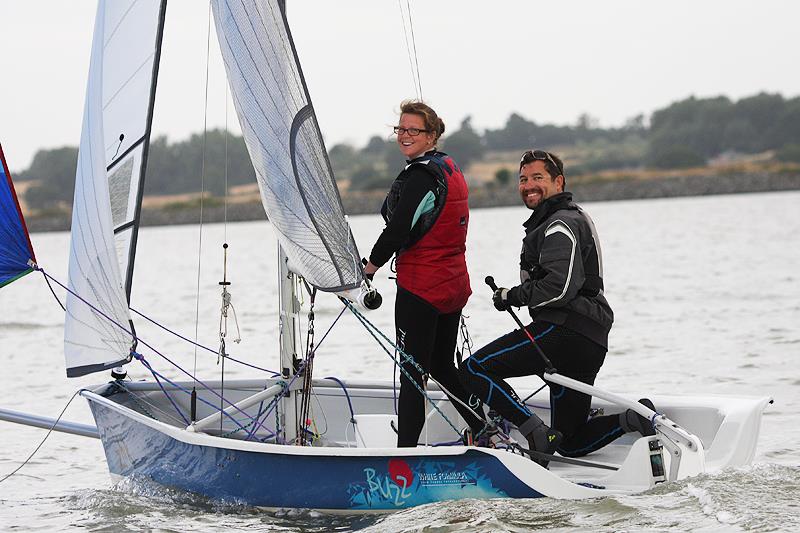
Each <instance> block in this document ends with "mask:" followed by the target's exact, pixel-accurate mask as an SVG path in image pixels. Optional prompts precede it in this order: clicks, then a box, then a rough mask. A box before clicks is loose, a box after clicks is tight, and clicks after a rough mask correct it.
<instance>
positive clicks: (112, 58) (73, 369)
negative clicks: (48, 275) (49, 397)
mask: <svg viewBox="0 0 800 533" xmlns="http://www.w3.org/2000/svg"><path fill="white" fill-rule="evenodd" d="M165 5H166V2H165V1H164V0H115V1H114V2H104V1H101V2H99V3H98V7H97V17H96V20H95V33H94V37H93V41H92V55H91V64H90V67H89V80H88V82H87V90H86V102H85V107H84V118H83V130H82V133H81V144H80V149H79V152H78V167H77V171H76V179H75V200H74V203H73V214H72V243H71V247H70V263H69V289H70V291H71V293H70V294H69V295H68V297H67V317H66V324H65V328H64V353H65V357H66V361H67V375H68V376H70V377H74V376H79V375H83V374H86V373H90V372H96V371H100V370H104V369H106V368H110V367H113V366H116V365H118V364H120V363H122V362H126V361H128V360H129V359H130V352H131V350H132V347H133V346H134V345H135V338H134V335H133V333H132V332H133V324H132V322H131V317H130V314H129V311H128V302H129V298H130V291H131V283H132V276H133V259H134V256H135V251H136V238H137V232H138V228H139V215H140V209H141V199H142V193H143V184H144V171H145V167H146V163H147V151H148V145H149V139H150V130H151V127H150V126H151V121H152V114H153V100H154V98H155V81H156V78H157V73H158V61H159V58H160V48H161V37H162V29H163V22H164V15H165ZM84 300H85V301H84Z"/></svg>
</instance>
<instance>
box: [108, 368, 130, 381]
mask: <svg viewBox="0 0 800 533" xmlns="http://www.w3.org/2000/svg"><path fill="white" fill-rule="evenodd" d="M111 377H112V378H114V379H116V380H117V381H119V380H121V379H125V378H126V377H128V371H127V370H125V368H124V367H121V366H118V367H116V368H115V369H113V370H112V371H111Z"/></svg>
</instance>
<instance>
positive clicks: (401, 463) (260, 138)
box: [0, 0, 770, 513]
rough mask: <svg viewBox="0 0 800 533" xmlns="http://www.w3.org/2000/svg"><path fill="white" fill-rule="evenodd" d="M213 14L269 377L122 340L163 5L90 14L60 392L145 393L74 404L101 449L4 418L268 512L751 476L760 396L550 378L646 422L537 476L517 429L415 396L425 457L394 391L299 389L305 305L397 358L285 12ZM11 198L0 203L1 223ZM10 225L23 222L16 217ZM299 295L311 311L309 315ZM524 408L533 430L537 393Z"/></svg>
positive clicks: (139, 3)
mask: <svg viewBox="0 0 800 533" xmlns="http://www.w3.org/2000/svg"><path fill="white" fill-rule="evenodd" d="M211 4H212V8H213V16H214V21H215V26H216V33H217V35H218V38H219V44H220V47H221V50H222V55H223V58H224V62H225V67H226V72H227V77H228V81H229V84H230V88H231V91H232V95H233V100H234V104H235V107H236V111H237V114H238V118H239V122H240V125H241V128H242V132H243V135H244V138H245V141H246V144H247V148H248V151H249V154H250V157H251V159H252V162H253V166H254V168H255V170H256V175H257V181H258V185H259V189H260V192H261V198H262V203H263V205H264V209H265V211H266V213H267V215H268V217H269V220H270V222H271V225H272V228H273V229H274V230H275V233H276V235H277V238H278V241H279V253H278V266H279V271H280V276H279V279H280V302H279V304H280V324H279V328H280V332H281V336H280V346H278V347H277V349H276V351H277V352H279V354H280V356H279V360H280V372H279V373H276V374H275V375H271V376H269V377H259V378H253V379H248V380H225V381H224V382H223V381H222V380H218V381H201V380H199V379H196V376H189V379H186V380H183V381H175V380H171V379H169V378H167V377H166V374H168V373H175V371H176V370H175V368H178V369H179V367H177V365H176V367H175V368H170V369H169V372H165V371H164V370H156V368H157V367H158V368H160V365H161V364H162V363H161V361H162V360H159V363H156V362H155V361H156V359H157V358H158V357H159V356H162V357H163V361H164V362H166V363H168V364H171V363H172V362H171V360H169V359H168V358H167V356H164V355H162V354H161V353H160V352H158V350H157V349H156V348H154V347H152V346H150V345H149V344H147V342H146V340H145V339H141V338H139V337H138V336H137V334H136V330H135V327H134V321H133V319H132V316H131V312H130V309H129V299H130V293H131V285H132V275H133V268H134V264H135V252H136V243H137V232H138V227H139V213H140V206H141V198H142V190H143V183H144V174H145V172H144V171H145V169H146V162H147V153H148V145H149V138H150V125H151V121H152V115H153V102H154V98H155V94H156V90H155V87H156V80H157V77H158V68H159V57H160V48H161V38H162V35H163V31H164V21H165V13H166V2H165V1H158V0H115V1H113V2H111V1H103V0H101V1H100V3H99V6H98V9H97V18H96V22H95V33H94V40H93V45H92V54H91V64H90V71H89V80H88V85H87V92H86V102H85V110H84V117H83V131H82V135H81V144H80V152H79V161H78V168H77V174H76V191H75V202H74V206H73V220H72V245H71V251H70V262H69V282H68V284H67V285H66V286H65V289H66V290H67V292H68V297H67V309H66V324H65V342H64V351H65V357H66V369H67V376H68V377H74V376H82V375H85V374H89V373H93V372H98V371H104V370H108V369H112V368H115V367H119V366H121V365H125V364H128V363H130V364H142V365H144V366H145V368H147V369H148V370H150V371H151V372H152V374H153V377H154V379H153V381H146V382H131V381H127V380H125V379H123V376H124V372H123V371H119V370H116V371H115V373H114V374H112V376H114V377H116V379H113V380H112V381H111V382H109V383H105V384H102V385H98V386H95V387H92V388H91V389H90V390H82V391H81V392H80V395H81V396H83V397H84V398H85V399H86V400H87V401H88V403H89V406H90V408H91V411H92V414H93V416H94V420H95V422H96V433H94V432H93V431H92V429H93V428H88V429H87V428H77V429H76V428H75V427H74V425H73V426H69V424H65V423H63V422H58V423H52V424H51V423H49V422H42V421H41V420H38V423H35V422H37V421H35V420H33V418H34V417H32V416H30V415H24V414H21V413H16V414H14V415H13V416H12V414H9V413H8V412H5V413H0V417H2V418H5V419H7V420H12V421H16V422H22V423H29V424H32V425H39V426H46V427H50V426H54V428H55V429H57V430H63V431H69V430H73V431H72V432H75V433H79V434H82V435H86V436H93V435H97V436H99V438H100V439H101V440H102V443H103V448H104V450H105V455H106V459H107V462H108V468H109V471H110V472H111V473H112V474H113V475H116V476H126V477H132V478H142V479H149V480H153V481H155V482H157V483H160V484H163V485H165V486H169V487H175V488H178V489H182V490H186V491H191V492H194V493H198V494H201V495H204V496H206V497H209V498H214V499H224V500H229V501H236V502H241V503H244V504H249V505H253V506H259V507H264V508H271V509H275V508H310V509H317V510H322V511H328V512H345V513H350V512H369V511H383V512H385V511H391V510H397V509H403V508H407V507H411V506H415V505H421V504H426V503H431V502H439V501H443V500H452V499H463V498H482V499H486V498H537V497H543V496H544V497H555V498H567V499H580V498H595V497H602V496H607V495H617V494H631V493H637V492H641V491H646V490H648V489H651V488H653V487H654V486H656V485H657V484H659V483H663V482H670V481H676V480H680V479H685V478H688V477H691V476H696V475H699V474H702V473H705V472H712V471H716V470H719V469H722V468H726V467H731V466H740V465H746V464H749V463H750V462H751V461H752V460H753V457H754V454H755V449H756V443H757V439H758V433H759V428H760V423H761V415H762V411H763V409H764V408H765V406H766V404H767V402H769V401H770V400H769V398H741V397H736V398H733V397H716V396H691V397H678V396H666V395H664V396H659V395H650V397H651V398H652V400H653V401H654V402H655V405H657V406H658V412H653V411H651V410H649V409H648V408H647V407H645V406H643V405H641V404H639V403H637V402H636V401H634V399H635V398H638V397H639V395H638V394H625V395H617V394H613V393H610V392H606V391H603V390H601V389H598V388H596V387H592V386H588V385H585V384H583V383H579V382H575V381H573V380H571V379H569V378H566V377H564V376H561V375H558V374H548V375H546V376H545V378H546V379H547V380H548V381H550V382H554V383H558V384H561V385H564V386H567V387H572V388H576V389H578V390H581V391H583V392H586V393H587V394H591V395H592V396H593V398H594V399H593V407H594V408H595V409H596V410H597V411H598V412H604V413H605V414H611V413H615V412H622V411H623V410H625V409H634V410H635V411H636V412H638V413H639V414H641V415H643V416H645V417H648V418H649V419H651V420H652V422H653V424H654V426H655V428H656V435H654V436H649V437H638V438H634V437H635V436H636V434H629V435H627V436H625V437H623V438H620V439H618V440H617V441H615V442H614V443H613V444H612V445H609V446H606V447H605V448H603V449H602V450H600V451H598V452H596V453H593V454H592V455H591V456H589V457H586V458H585V460H581V461H577V460H568V459H566V458H559V457H554V458H553V459H552V460H551V462H550V466H549V469H546V468H543V467H541V466H540V465H539V464H537V463H536V462H534V461H532V460H531V459H530V458H529V457H527V456H526V455H525V453H524V450H521V449H520V448H519V446H517V445H515V442H516V441H519V442H525V440H524V439H523V438H521V436H520V435H519V433H518V432H517V431H516V429H515V428H513V427H508V428H505V432H504V436H503V438H502V439H501V440H499V441H497V442H495V443H494V447H477V446H473V445H469V446H467V445H464V443H463V442H462V439H461V435H460V432H459V431H460V429H461V428H462V427H464V426H465V424H464V422H463V421H462V420H460V419H459V416H458V414H457V412H456V410H455V409H454V408H453V406H452V405H451V403H450V401H449V400H448V397H447V396H446V395H445V394H444V393H443V391H442V390H440V389H439V388H438V387H437V386H436V384H435V383H430V384H429V386H428V388H427V389H426V390H425V391H421V393H423V394H425V395H426V398H427V401H428V404H429V405H430V407H431V409H430V415H429V416H428V418H427V421H426V425H425V429H424V430H423V435H425V438H426V442H425V445H420V446H418V447H416V448H396V447H395V441H396V435H395V432H394V430H393V424H394V423H395V415H394V413H395V410H394V397H395V391H394V388H393V385H392V383H391V382H378V381H356V380H348V379H344V378H326V379H317V378H314V377H313V374H312V368H313V365H312V363H313V357H314V350H315V349H314V343H313V341H312V342H306V343H305V346H303V344H304V343H303V342H302V341H303V339H301V337H300V334H299V328H298V324H300V319H301V312H304V311H305V312H308V311H309V309H308V307H309V304H310V307H311V310H313V302H314V297H315V296H316V295H317V292H318V291H319V292H320V293H322V294H321V295H320V297H334V295H335V296H338V297H339V298H341V299H342V303H343V306H344V307H345V309H346V310H347V311H349V312H351V313H353V314H354V315H355V316H356V317H357V318H358V319H359V320H360V321H361V322H362V324H363V325H364V327H365V329H366V330H367V331H368V332H369V333H370V334H371V335H373V336H374V337H375V338H376V339H377V340H378V341H379V342H382V343H383V344H382V346H383V348H384V349H385V350H387V353H389V352H391V351H393V350H394V349H395V348H396V347H395V346H394V345H393V344H392V340H391V339H389V338H387V337H386V336H385V335H383V334H382V333H381V332H380V331H378V330H377V329H376V328H375V327H374V326H372V324H371V322H370V321H369V319H368V317H367V315H366V314H364V313H362V311H361V309H362V308H361V307H360V304H367V307H370V306H372V307H374V304H375V298H376V297H375V294H376V293H375V291H374V289H373V288H372V287H371V286H370V284H369V282H368V281H367V280H365V278H364V274H363V270H362V267H361V263H360V261H359V258H360V257H361V256H360V254H359V253H358V249H357V247H356V244H355V241H354V239H353V237H352V234H351V232H350V229H349V226H348V224H347V220H346V217H345V214H344V210H343V208H342V204H341V200H340V197H339V192H338V190H337V187H336V182H335V180H334V178H333V172H332V170H331V167H330V163H329V161H328V158H327V153H326V150H325V146H324V143H323V140H322V135H321V133H320V129H319V125H318V123H317V119H316V115H315V113H314V108H313V106H312V104H311V100H310V97H309V93H308V88H307V87H306V84H305V81H304V78H303V74H302V71H301V69H300V65H299V62H298V57H297V52H296V50H295V47H294V44H293V42H292V38H291V34H290V32H289V27H288V23H287V18H286V10H285V5H284V2H283V1H280V0H227V1H226V0H212V2H211ZM134 43H136V46H134ZM5 174H6V175H7V171H5ZM6 182H7V183H8V188H11V182H10V178H8V179H7V180H0V183H6ZM11 190H13V189H11ZM9 198H12V195H9V194H3V195H0V200H2V201H3V202H4V203H5V204H6V205H5V206H4V209H7V208H8V207H9V206H10V205H11V200H9ZM14 205H16V203H15V202H14ZM4 212H6V211H4ZM7 212H9V213H11V217H10V218H11V219H12V220H13V219H14V218H15V217H16V219H17V220H18V221H21V220H22V214H21V212H20V211H19V209H18V208H15V209H14V210H7ZM3 227H4V228H5V229H7V228H11V230H9V231H6V233H4V234H3V237H2V243H0V246H2V251H1V252H0V253H2V254H3V255H0V258H2V257H7V256H10V252H8V250H10V249H11V246H12V243H19V242H23V244H24V240H21V237H20V236H23V237H24V238H25V239H27V231H26V230H25V228H24V224H16V225H11V224H5V223H4V226H3ZM11 234H14V235H15V237H14V238H12V237H11V236H9V235H11ZM17 248H19V245H17ZM28 248H29V245H28ZM21 255H22V256H24V257H23V259H21V260H18V261H17V262H16V264H17V265H18V266H19V265H20V264H21V265H22V266H21V267H19V268H21V269H22V270H26V269H27V270H30V269H31V268H37V269H38V268H39V267H38V266H37V265H36V263H35V260H34V258H33V253H32V249H31V250H30V253H27V252H25V251H24V250H23V252H22V254H21ZM15 257H16V256H15ZM22 270H19V269H18V270H17V272H18V273H17V274H13V273H12V274H10V275H8V276H7V277H6V278H5V279H11V278H12V277H13V276H15V275H20V274H19V272H21V271H22ZM40 270H41V269H40ZM42 272H43V273H44V271H42ZM45 276H46V277H47V279H48V280H50V279H52V278H50V277H49V275H47V274H46V273H45ZM0 283H2V280H0ZM224 291H225V287H224V285H223V294H224ZM299 291H307V292H308V293H309V295H310V296H311V297H310V299H308V300H307V302H306V304H305V308H304V306H302V305H301V303H300V298H299V295H298V292H299ZM370 302H372V305H370ZM357 303H359V305H357ZM309 314H310V315H311V313H309ZM308 329H309V330H310V331H313V328H312V327H309V328H308ZM222 340H223V343H222V346H221V350H220V351H221V355H222V357H223V361H224V360H225V358H226V353H225V350H224V338H223V339H222ZM400 352H401V355H403V356H405V355H407V354H402V350H400ZM412 355H413V354H412ZM276 359H277V357H276ZM179 370H180V371H182V369H179ZM187 374H188V373H187ZM311 403H313V410H310V409H309V405H310V404H311ZM528 403H529V405H530V407H531V409H532V410H534V411H535V412H536V413H537V414H538V415H539V416H540V417H541V418H543V419H544V420H545V421H547V420H548V418H549V411H548V409H547V406H548V398H547V396H546V392H540V393H538V394H536V395H533V396H532V397H531V398H530V399H529V400H528ZM310 413H311V414H310ZM318 415H322V416H324V417H325V419H326V420H327V427H328V431H327V432H326V433H325V435H324V436H319V435H316V434H315V433H314V431H313V429H312V428H313V427H314V423H315V422H314V420H313V418H314V417H315V416H318ZM78 429H81V430H82V431H83V432H82V433H81V432H79V431H77V430H78Z"/></svg>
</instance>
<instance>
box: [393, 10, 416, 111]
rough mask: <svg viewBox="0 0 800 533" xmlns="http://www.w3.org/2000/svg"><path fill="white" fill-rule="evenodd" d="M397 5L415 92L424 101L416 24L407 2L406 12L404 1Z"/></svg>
mask: <svg viewBox="0 0 800 533" xmlns="http://www.w3.org/2000/svg"><path fill="white" fill-rule="evenodd" d="M397 5H398V7H399V8H400V20H401V23H402V25H403V37H404V38H405V41H406V52H407V53H408V64H409V66H410V67H411V81H412V83H413V84H414V91H415V92H416V93H417V99H419V100H422V80H421V78H420V75H419V59H418V58H417V43H416V39H415V38H414V23H413V20H412V18H411V5H410V4H409V2H408V0H406V10H407V14H406V12H404V11H403V0H397ZM406 17H407V18H408V25H406ZM409 33H411V42H409V39H408V34H409Z"/></svg>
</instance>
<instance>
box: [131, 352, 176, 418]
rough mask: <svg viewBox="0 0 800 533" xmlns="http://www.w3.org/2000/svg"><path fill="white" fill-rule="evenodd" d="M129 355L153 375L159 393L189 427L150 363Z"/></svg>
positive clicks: (134, 353) (138, 355)
mask: <svg viewBox="0 0 800 533" xmlns="http://www.w3.org/2000/svg"><path fill="white" fill-rule="evenodd" d="M131 355H133V358H134V359H136V360H137V361H140V362H141V363H142V364H143V365H144V367H145V368H146V369H147V370H149V371H150V373H151V374H153V377H154V378H156V383H158V387H159V388H160V389H161V392H163V393H164V396H166V397H167V399H168V400H169V403H171V404H172V407H174V408H175V410H176V411H177V412H178V414H179V415H180V417H181V418H182V419H183V422H184V424H186V425H187V426H188V425H189V419H188V418H186V417H185V416H184V415H183V411H181V410H180V408H179V407H178V405H177V404H176V403H175V401H174V400H173V399H172V396H170V394H169V393H168V392H167V390H166V389H165V388H164V386H163V385H162V384H161V380H160V379H158V376H157V375H156V372H155V371H154V370H153V367H151V366H150V363H148V362H147V361H146V360H145V358H144V356H143V355H142V354H140V353H136V352H131Z"/></svg>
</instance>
